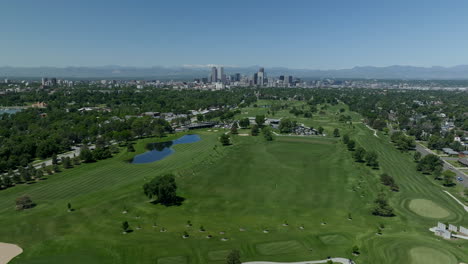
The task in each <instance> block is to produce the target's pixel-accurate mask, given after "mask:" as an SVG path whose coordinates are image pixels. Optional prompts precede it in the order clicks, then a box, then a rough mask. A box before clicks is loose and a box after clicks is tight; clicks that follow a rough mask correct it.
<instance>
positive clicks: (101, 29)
mask: <svg viewBox="0 0 468 264" xmlns="http://www.w3.org/2000/svg"><path fill="white" fill-rule="evenodd" d="M467 8H468V3H467V2H465V1H455V0H453V1H449V2H444V3H443V4H442V3H439V1H435V0H430V1H411V2H409V3H408V2H407V1H392V2H375V1H370V0H359V1H352V2H351V1H338V0H336V1H292V2H290V3H288V5H285V4H284V3H283V2H281V1H268V2H263V1H255V2H253V3H252V2H248V1H236V2H235V3H229V2H228V3H224V2H219V1H197V2H196V3H194V2H193V1H192V2H190V1H182V2H177V3H170V2H150V3H148V2H144V1H112V2H110V1H99V2H98V3H95V2H92V1H79V2H63V1H57V0H50V1H47V2H46V3H39V2H37V1H30V0H29V1H28V0H26V1H18V2H11V3H9V4H8V5H6V4H4V5H3V6H2V10H3V11H4V12H3V13H2V17H0V23H1V24H2V25H6V26H4V27H3V28H2V35H3V36H4V41H2V42H1V43H0V57H1V58H2V60H1V62H0V65H1V66H15V67H16V66H23V67H36V66H54V67H66V66H91V67H95V66H101V65H122V66H136V67H150V66H153V65H165V66H177V65H197V64H201V65H207V64H216V65H235V66H238V67H246V66H249V65H262V66H263V67H275V66H283V67H288V68H298V69H320V70H326V69H347V68H352V67H354V66H368V65H371V66H378V67H382V66H389V65H412V66H423V67H430V66H433V65H437V66H445V67H447V66H454V65H461V64H468V54H467V53H466V52H465V47H466V46H467V45H468V36H466V34H460V32H464V30H465V28H466V25H467V24H468V18H467V17H466V16H465V14H464V10H466V9H467ZM17 14H22V16H21V19H18V18H17ZM13 21H14V22H13Z"/></svg>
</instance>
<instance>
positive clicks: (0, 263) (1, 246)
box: [0, 242, 23, 264]
mask: <svg viewBox="0 0 468 264" xmlns="http://www.w3.org/2000/svg"><path fill="white" fill-rule="evenodd" d="M22 252H23V249H22V248H20V247H18V246H17V245H14V244H7V243H1V242H0V264H7V263H8V262H9V261H10V260H12V259H13V258H14V257H16V256H18V255H19V254H21V253H22Z"/></svg>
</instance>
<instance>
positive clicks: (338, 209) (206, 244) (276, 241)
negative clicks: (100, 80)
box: [0, 106, 468, 264]
mask: <svg viewBox="0 0 468 264" xmlns="http://www.w3.org/2000/svg"><path fill="white" fill-rule="evenodd" d="M336 107H339V106H336ZM250 109H251V108H247V109H243V110H242V112H251V111H266V109H263V108H255V109H253V108H252V109H253V110H250ZM329 109H330V108H329ZM337 109H339V108H337ZM334 112H335V110H334V109H332V110H330V111H328V112H327V113H326V114H325V115H323V116H321V117H317V118H315V117H314V118H312V119H310V120H306V119H304V123H306V122H310V125H311V124H318V123H323V125H324V127H326V129H328V130H329V131H331V130H332V129H333V128H334V127H340V130H342V131H343V132H342V133H349V134H350V136H351V137H352V138H354V139H355V140H356V141H357V143H358V144H359V145H361V146H363V147H364V148H366V149H367V150H375V151H376V152H377V153H378V154H379V161H380V165H381V166H380V170H372V169H370V168H369V167H367V166H365V165H364V164H361V163H356V162H354V161H353V159H352V158H351V153H350V152H349V151H348V150H346V148H345V146H344V145H343V143H342V142H341V141H340V139H338V138H332V137H311V138H307V137H287V136H284V137H276V138H275V141H273V142H265V141H264V139H263V137H262V136H261V135H260V136H258V137H253V136H244V137H241V136H234V137H233V142H234V144H233V145H231V146H227V147H222V146H221V145H220V144H219V143H218V137H219V136H220V135H221V133H222V131H219V132H211V131H197V133H198V134H199V135H200V136H201V138H202V140H201V141H199V142H196V143H190V144H180V145H176V146H174V149H175V150H176V153H174V154H173V155H171V156H169V157H167V158H166V159H164V160H161V161H158V162H155V163H150V164H139V165H136V164H129V163H126V162H125V160H128V159H129V158H131V156H132V155H134V154H135V153H126V152H125V151H123V152H122V153H121V154H118V155H117V156H115V157H114V158H112V159H109V160H105V161H100V162H97V163H94V164H83V165H80V166H78V167H77V168H74V169H70V170H67V171H64V172H62V173H60V174H57V175H54V176H51V177H50V178H49V179H47V180H44V181H41V182H38V183H36V184H32V185H24V186H17V187H14V188H11V189H8V190H4V191H1V192H0V225H1V226H2V228H1V229H0V238H1V239H0V240H1V242H7V243H15V244H18V245H19V246H21V247H22V248H23V250H24V252H23V254H21V255H20V256H19V257H17V258H15V260H14V261H13V262H12V263H37V264H39V263H47V264H49V263H51V264H54V263H87V264H92V263H157V264H172V263H174V264H175V263H177V264H185V263H187V264H222V263H224V262H225V261H224V258H225V256H226V255H227V254H228V252H229V251H230V250H231V249H235V248H236V249H239V250H240V251H241V256H242V260H243V261H256V260H258V261H260V260H262V261H280V262H293V261H307V260H322V259H325V258H327V257H328V256H331V257H344V258H353V259H355V260H356V262H357V263H379V264H380V263H382V264H386V263H389V264H394V263H409V264H419V263H434V264H435V263H440V264H452V263H453V264H456V263H459V262H462V261H465V262H466V261H467V260H468V253H467V249H468V242H464V241H444V240H441V239H438V238H437V237H435V236H434V235H433V234H432V233H431V232H430V231H429V230H428V229H429V228H430V227H432V226H435V225H436V222H437V221H444V222H445V221H448V222H450V223H453V224H463V225H465V226H467V227H468V218H467V217H466V213H465V212H464V211H463V209H462V208H461V206H459V205H458V204H456V203H455V202H454V201H453V199H451V198H450V197H449V196H448V195H446V194H444V193H443V192H442V191H441V189H442V187H440V186H439V185H437V184H436V183H434V182H432V180H431V178H430V176H425V175H422V174H420V173H418V172H416V169H415V164H414V162H413V161H412V156H411V154H405V153H401V152H400V151H398V150H396V149H395V148H394V147H393V146H392V145H391V144H390V143H389V140H388V138H387V136H385V135H383V134H380V133H379V137H378V138H377V137H374V136H373V132H372V131H370V130H369V129H368V128H366V127H365V126H364V125H362V124H357V123H356V124H355V126H354V128H353V127H348V126H345V125H344V124H341V123H339V122H338V121H336V120H335V115H334ZM278 114H280V113H278ZM245 115H246V116H252V114H250V113H249V114H245ZM284 115H288V116H289V115H290V114H289V113H287V111H286V110H285V111H284ZM253 116H254V115H253ZM353 116H354V118H355V121H358V120H359V118H358V116H356V115H355V114H353ZM178 136H180V135H178ZM178 136H176V137H178ZM168 139H171V138H166V140H168ZM158 140H159V139H158ZM154 141H155V139H144V140H141V141H140V142H139V143H138V144H137V146H136V149H137V153H138V152H142V151H143V150H144V149H143V146H144V145H145V144H146V143H148V142H154ZM215 146H216V147H215ZM165 172H173V173H175V174H176V176H177V178H176V179H177V183H178V186H179V191H178V194H179V195H180V196H182V197H184V198H185V199H186V200H185V201H184V202H183V204H182V205H181V206H174V207H164V206H162V205H153V204H151V203H149V202H148V199H147V198H146V197H145V196H144V194H143V192H142V188H141V187H142V185H143V184H144V183H145V182H146V181H148V180H150V179H151V178H153V177H155V176H157V175H160V174H162V173H165ZM382 172H387V173H389V174H390V175H392V176H393V177H394V178H395V180H396V182H397V183H398V185H399V186H400V192H398V193H389V192H388V191H387V189H388V188H387V187H384V186H383V185H381V184H380V181H379V178H378V175H379V174H380V173H382ZM380 190H385V192H386V193H387V195H388V196H389V197H390V204H391V205H392V206H393V207H394V208H395V212H396V215H397V216H396V217H392V218H382V217H377V216H372V215H371V213H370V212H371V209H372V207H373V200H374V199H375V197H376V195H377V193H378V192H379V191H380ZM21 194H28V195H30V196H31V197H32V199H33V200H34V201H35V202H36V203H37V206H36V207H35V208H33V209H30V210H27V211H23V212H17V211H15V210H14V206H13V205H14V199H15V198H16V197H18V196H20V195H21ZM68 202H70V203H72V206H73V208H74V209H75V211H73V212H67V208H66V205H67V203H68ZM432 204H436V205H437V206H438V208H436V209H434V210H432V209H431V208H434V207H433V206H432ZM124 208H126V209H127V210H128V213H126V214H123V213H122V211H123V210H124ZM348 214H351V216H352V219H351V220H349V219H348ZM123 221H128V222H129V223H130V226H131V229H132V230H133V232H131V233H128V234H125V235H124V234H122V230H121V224H122V222H123ZM187 221H191V223H192V224H193V225H192V226H189V227H187ZM381 224H383V225H384V229H383V231H382V232H383V234H382V235H376V230H377V227H378V226H379V225H381ZM200 226H203V227H204V229H206V231H205V232H200ZM137 227H140V229H139V228H137ZM300 227H303V228H300ZM161 229H166V230H167V232H160V231H161ZM184 231H186V232H188V234H189V235H190V236H189V237H188V238H186V239H183V238H182V234H183V232H184ZM208 235H211V236H212V237H211V238H207V236H208ZM223 238H224V240H222V239H223ZM354 245H357V246H359V248H360V251H361V254H360V255H359V256H357V257H356V256H353V255H352V254H351V248H352V247H353V246H354ZM421 261H422V262H421Z"/></svg>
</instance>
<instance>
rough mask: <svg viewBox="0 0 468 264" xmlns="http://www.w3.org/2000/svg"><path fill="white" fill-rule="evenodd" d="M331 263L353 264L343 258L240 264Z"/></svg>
mask: <svg viewBox="0 0 468 264" xmlns="http://www.w3.org/2000/svg"><path fill="white" fill-rule="evenodd" d="M329 260H331V261H333V262H334V263H335V262H336V263H342V264H353V263H354V262H353V261H352V260H349V259H345V258H331V259H324V260H315V261H302V262H270V261H251V262H243V263H242V264H316V263H327V261H329Z"/></svg>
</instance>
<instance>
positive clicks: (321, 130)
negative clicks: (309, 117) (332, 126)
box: [317, 126, 325, 135]
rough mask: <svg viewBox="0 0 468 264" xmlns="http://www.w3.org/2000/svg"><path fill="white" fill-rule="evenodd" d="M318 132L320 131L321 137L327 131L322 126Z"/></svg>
mask: <svg viewBox="0 0 468 264" xmlns="http://www.w3.org/2000/svg"><path fill="white" fill-rule="evenodd" d="M317 130H318V132H319V134H320V135H321V134H323V131H324V130H325V129H324V128H323V127H321V126H320V127H318V129H317Z"/></svg>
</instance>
